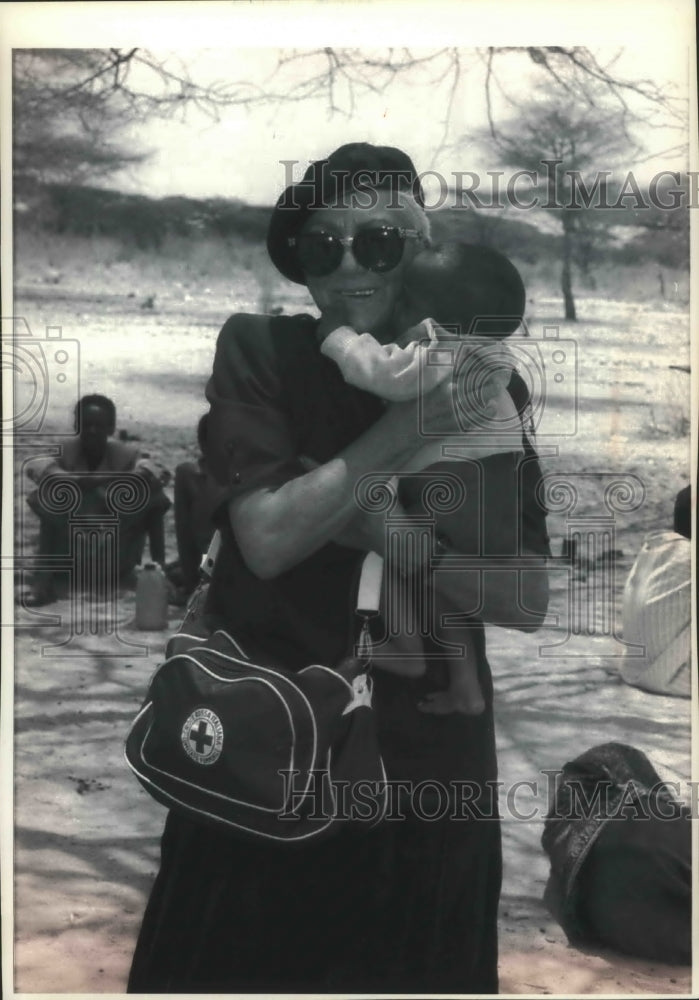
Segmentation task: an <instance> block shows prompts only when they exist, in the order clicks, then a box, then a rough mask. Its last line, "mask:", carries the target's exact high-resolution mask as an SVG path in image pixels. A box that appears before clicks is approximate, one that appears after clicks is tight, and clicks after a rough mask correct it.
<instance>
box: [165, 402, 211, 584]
mask: <svg viewBox="0 0 699 1000" xmlns="http://www.w3.org/2000/svg"><path fill="white" fill-rule="evenodd" d="M208 420H209V414H208V413H205V414H204V415H203V417H201V419H200V420H199V423H198V424H197V442H198V444H199V451H200V455H199V458H198V459H197V461H196V462H182V463H181V464H180V465H178V466H177V468H176V469H175V534H176V536H177V556H178V561H179V573H174V572H173V573H171V575H170V579H171V580H173V582H176V583H177V584H179V587H180V592H181V596H182V597H183V598H184V599H185V600H186V598H188V597H189V595H190V594H191V593H192V591H193V590H194V588H195V587H196V585H197V581H198V579H199V567H200V564H201V559H202V556H203V555H204V553H205V552H206V550H207V549H208V547H209V543H210V542H211V538H212V536H213V533H214V530H215V525H214V523H213V521H212V519H211V514H212V511H213V510H214V509H215V507H216V506H217V503H218V499H217V498H218V495H219V493H220V490H219V489H218V488H217V487H216V485H215V484H214V483H213V481H212V480H211V478H210V477H209V475H208V471H207V466H206V435H207V424H208ZM183 603H184V602H183Z"/></svg>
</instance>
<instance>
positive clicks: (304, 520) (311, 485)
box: [229, 382, 460, 579]
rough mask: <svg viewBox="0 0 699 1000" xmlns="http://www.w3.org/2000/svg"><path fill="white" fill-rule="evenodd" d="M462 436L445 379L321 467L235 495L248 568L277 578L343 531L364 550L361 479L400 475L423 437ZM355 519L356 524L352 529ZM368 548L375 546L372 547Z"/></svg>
mask: <svg viewBox="0 0 699 1000" xmlns="http://www.w3.org/2000/svg"><path fill="white" fill-rule="evenodd" d="M459 431H460V427H459V422H458V418H457V415H456V414H455V412H454V403H453V398H452V391H451V385H450V384H449V383H448V382H443V383H442V384H441V385H438V386H437V387H436V388H435V389H434V390H433V391H432V392H430V393H429V394H428V395H427V396H425V397H423V398H422V400H421V401H420V402H419V403H418V401H415V400H411V401H410V402H404V403H392V404H390V405H389V406H388V408H387V410H386V413H385V414H384V415H383V416H382V417H381V418H380V419H379V420H378V421H377V422H376V423H375V424H374V425H373V426H372V427H370V428H369V429H368V430H367V431H366V432H365V433H364V434H362V435H361V437H359V438H358V439H357V440H356V441H353V442H352V444H350V445H349V446H348V447H347V448H345V449H344V450H343V451H341V452H340V453H339V454H338V455H337V456H336V457H335V458H333V459H331V460H330V461H329V462H326V463H325V464H324V465H321V466H319V467H318V468H317V469H314V470H312V471H311V472H308V473H306V474H305V475H302V476H298V477H296V478H295V479H291V480H289V481H288V482H286V483H284V484H283V485H282V486H280V487H279V488H277V489H270V488H262V489H258V490H253V491H251V492H250V493H247V494H242V495H241V496H239V497H236V498H235V499H233V500H232V501H231V502H230V504H229V515H230V519H231V524H232V527H233V531H234V533H235V536H236V539H237V542H238V545H239V547H240V551H241V553H242V556H243V558H244V559H245V562H246V563H247V564H248V567H249V568H250V569H251V570H252V572H253V573H255V575H256V576H259V577H260V578H261V579H272V578H273V577H275V576H278V575H279V574H280V573H284V572H286V570H288V569H291V568H292V567H293V566H295V565H296V564H297V563H299V562H301V561H302V560H303V559H306V558H308V556H310V555H312V554H313V553H314V552H316V551H317V550H318V549H319V548H321V547H322V546H323V545H325V544H327V543H328V542H330V541H335V540H338V539H339V536H340V535H341V533H342V532H343V531H344V530H345V529H349V530H350V531H351V532H353V533H354V536H355V538H357V540H358V542H359V547H364V546H363V543H362V541H361V539H362V537H363V535H362V529H361V520H362V517H361V514H362V512H361V511H359V510H358V507H357V502H356V499H355V486H356V484H357V483H358V482H359V480H360V479H361V477H362V476H364V475H366V474H367V473H371V472H377V473H379V474H380V473H381V472H383V471H384V470H385V472H386V475H387V477H388V476H390V475H392V474H394V473H396V472H399V471H400V470H401V469H402V468H403V467H404V466H405V465H406V464H407V463H408V461H409V459H410V458H411V457H412V455H413V454H414V453H415V451H416V450H417V448H418V447H419V446H420V445H421V444H422V443H423V441H424V437H423V434H424V432H427V433H428V434H429V435H430V436H432V435H442V434H443V435H447V434H455V433H459ZM357 515H359V522H358V523H357V524H355V525H352V522H353V521H354V520H355V518H356V517H357ZM371 533H373V530H372V532H371ZM366 547H367V549H369V548H372V547H373V546H372V545H371V543H370V542H368V543H367V546H366Z"/></svg>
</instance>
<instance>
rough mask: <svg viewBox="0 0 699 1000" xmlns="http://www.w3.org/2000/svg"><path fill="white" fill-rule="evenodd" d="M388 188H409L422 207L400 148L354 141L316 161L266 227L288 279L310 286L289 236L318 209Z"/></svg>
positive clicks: (269, 244) (418, 187)
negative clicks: (357, 193)
mask: <svg viewBox="0 0 699 1000" xmlns="http://www.w3.org/2000/svg"><path fill="white" fill-rule="evenodd" d="M368 188H379V189H386V188H388V189H389V190H391V191H408V192H409V193H411V194H412V196H413V197H414V198H415V200H416V202H417V203H418V205H420V207H421V208H422V207H424V203H425V202H424V195H423V192H422V187H421V185H420V178H419V177H418V174H417V171H416V170H415V166H414V164H413V161H412V160H411V159H410V157H409V156H408V155H407V153H404V152H403V151H402V150H400V149H397V148H396V147H395V146H373V145H372V144H371V143H368V142H351V143H348V144H347V145H345V146H340V148H339V149H336V150H335V152H334V153H331V154H330V155H329V156H328V158H327V159H326V160H316V161H315V162H314V163H311V164H310V166H309V167H308V169H307V170H306V173H305V174H304V175H303V178H302V179H301V180H300V181H299V183H298V184H291V185H290V186H289V187H288V188H286V190H285V191H284V192H283V193H282V195H281V196H280V198H279V200H278V201H277V204H276V205H275V206H274V210H273V212H272V217H271V219H270V221H269V228H268V230H267V250H268V252H269V256H270V259H271V261H272V263H273V264H274V266H275V267H276V268H277V270H278V271H280V272H281V273H282V274H283V275H284V277H285V278H288V279H289V280H290V281H295V282H296V283H297V284H299V285H305V284H306V278H305V276H304V273H303V271H302V270H301V268H300V266H299V264H298V261H297V260H296V255H295V253H294V249H293V247H290V246H289V242H288V241H289V237H291V236H296V234H297V233H298V232H299V230H300V229H301V227H302V226H303V224H304V223H305V222H306V219H307V218H308V216H309V214H310V213H311V212H312V211H313V210H314V209H320V208H324V207H326V206H328V205H332V204H334V203H335V202H336V201H337V200H338V199H339V198H342V197H343V196H344V195H346V194H348V193H349V192H351V191H360V190H366V189H368Z"/></svg>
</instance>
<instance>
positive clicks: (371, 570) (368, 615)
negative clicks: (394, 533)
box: [356, 552, 384, 670]
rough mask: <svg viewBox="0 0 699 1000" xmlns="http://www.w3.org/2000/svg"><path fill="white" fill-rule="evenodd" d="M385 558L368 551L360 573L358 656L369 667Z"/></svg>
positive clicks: (358, 592)
mask: <svg viewBox="0 0 699 1000" xmlns="http://www.w3.org/2000/svg"><path fill="white" fill-rule="evenodd" d="M383 568H384V560H383V557H382V556H380V555H379V554H378V552H367V554H366V555H365V556H364V562H363V563H362V569H361V572H360V574H359V587H358V588H357V608H356V614H357V617H358V618H359V620H360V622H361V626H360V629H359V639H358V641H357V647H356V653H357V658H358V659H359V660H360V661H361V662H362V664H363V665H364V666H365V667H366V669H367V670H368V669H369V666H370V664H371V658H372V651H373V642H372V638H371V629H370V627H369V622H370V620H371V619H372V618H374V617H376V615H378V613H379V606H380V601H381V584H382V582H383Z"/></svg>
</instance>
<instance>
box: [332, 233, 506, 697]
mask: <svg viewBox="0 0 699 1000" xmlns="http://www.w3.org/2000/svg"><path fill="white" fill-rule="evenodd" d="M524 305H525V293H524V286H523V284H522V280H521V278H520V275H519V273H518V271H517V269H516V268H515V267H514V265H512V264H511V263H510V261H509V260H508V259H507V258H506V257H504V256H503V255H502V254H499V253H497V252H496V251H494V250H491V249H489V248H487V247H475V246H470V245H469V244H465V243H450V244H443V245H441V246H437V247H433V248H430V249H428V250H425V251H423V252H421V253H419V254H418V255H417V256H416V257H415V258H414V259H413V261H412V262H411V263H410V265H409V266H408V268H407V269H406V273H405V283H404V290H403V297H402V301H401V303H400V305H399V307H398V310H397V315H396V326H397V327H398V328H403V329H404V330H405V332H404V333H403V334H402V335H401V336H400V337H399V338H398V340H397V342H395V343H392V344H385V345H382V344H380V343H379V342H378V341H377V340H376V339H375V338H374V337H372V336H371V334H368V333H357V332H356V331H354V330H352V329H351V328H350V327H348V326H337V325H336V324H333V322H332V320H331V319H329V318H326V317H324V318H323V320H321V332H323V325H325V327H326V328H327V327H328V326H330V327H331V332H329V333H328V335H327V336H326V337H325V338H324V340H323V342H322V345H321V351H322V352H323V353H324V354H325V355H326V356H327V357H329V358H331V359H332V360H334V361H335V362H336V363H337V365H338V366H339V368H340V371H341V372H342V375H343V377H344V378H345V380H346V381H347V382H349V383H350V384H352V385H355V386H357V387H358V388H360V389H363V390H365V391H368V392H372V393H374V394H375V395H378V396H381V397H382V398H383V399H386V400H390V401H396V400H406V399H414V398H416V397H417V396H419V395H424V394H426V393H428V392H430V391H431V390H432V389H434V388H435V386H436V385H438V384H439V383H440V382H441V381H443V380H444V379H447V378H450V379H452V380H453V382H452V384H453V386H454V391H455V397H456V398H455V405H456V406H457V407H458V406H459V401H458V396H459V393H463V396H462V398H463V399H464V400H465V402H466V403H467V406H466V407H465V408H464V410H463V412H462V413H461V415H460V416H461V417H462V418H463V419H462V420H461V423H462V426H463V431H462V433H459V434H457V435H453V436H451V437H449V438H447V439H443V440H436V441H432V442H428V443H426V444H425V445H424V446H423V447H422V448H420V449H419V451H418V452H417V453H416V455H415V456H414V457H413V458H412V460H411V461H410V462H409V463H408V465H407V466H406V469H405V475H403V474H402V475H401V477H400V479H399V480H398V483H397V491H398V503H399V505H400V507H402V508H403V510H404V511H405V513H406V514H407V515H419V514H424V513H425V507H424V504H423V500H422V498H423V496H424V491H425V489H426V488H429V486H430V484H431V483H434V482H435V481H436V480H437V478H438V475H439V473H441V472H446V473H448V474H449V475H451V476H454V475H455V476H456V477H457V478H458V479H459V480H460V482H461V484H462V486H463V487H464V492H465V499H464V501H463V503H461V504H460V505H458V506H457V508H456V509H454V510H452V511H449V512H448V513H441V514H440V513H436V514H434V513H433V512H430V513H431V516H432V517H433V518H434V523H435V531H436V534H437V538H438V539H439V540H440V541H442V542H444V543H446V544H448V546H449V547H450V548H451V549H454V550H456V551H457V552H459V553H461V554H464V555H482V556H487V555H490V556H497V555H516V554H517V537H518V531H517V527H518V509H517V502H516V496H517V489H516V483H517V468H518V462H519V459H520V455H521V451H522V426H521V422H520V419H519V414H518V412H517V409H516V407H515V405H514V402H513V400H512V397H511V396H510V393H509V392H508V389H507V387H508V384H509V383H510V380H511V378H512V374H513V370H514V362H513V358H512V355H511V354H510V352H509V351H507V349H506V348H505V347H504V346H503V345H502V344H501V343H500V341H501V339H502V338H504V337H506V336H508V335H509V334H510V333H512V332H514V330H516V328H517V327H518V326H519V324H520V322H521V319H522V313H523V310H524ZM425 317H436V321H437V322H435V320H434V319H425ZM333 326H334V329H333ZM470 336H473V337H474V339H473V340H472V341H470V342H469V340H468V339H464V338H469V337H470ZM467 360H468V362H469V363H468V365H466V361H467ZM464 372H465V373H467V374H468V377H467V378H466V379H465V381H464V384H460V382H459V376H460V373H464ZM411 473H412V475H411ZM486 480H487V483H488V487H489V488H488V493H487V495H488V496H491V497H492V496H497V497H499V498H500V501H501V502H500V504H499V506H498V508H497V509H492V508H489V509H488V512H487V516H485V514H486V512H485V511H484V510H483V509H482V504H481V496H482V495H483V494H484V485H485V484H486ZM398 509H399V508H398ZM395 512H396V508H394V511H393V514H392V518H393V517H394V516H395ZM408 524H409V522H408ZM409 531H410V529H409V527H408V532H409ZM394 559H395V557H394ZM415 568H416V567H415V566H412V567H411V566H396V565H395V564H392V565H390V566H389V567H388V569H389V573H388V574H386V573H385V572H384V591H383V595H382V611H383V616H384V620H385V619H386V606H387V604H388V602H389V600H390V602H391V604H392V606H393V607H395V606H398V607H400V608H402V609H406V608H407V607H409V606H410V597H409V596H407V598H406V594H405V593H402V594H401V593H400V591H401V588H408V587H410V585H411V577H410V570H411V569H415ZM384 569H386V567H385V568H384ZM388 587H391V588H393V592H392V594H390V595H389V594H388V593H387V589H388ZM460 610H461V609H459V608H455V607H454V606H453V605H452V604H451V603H450V602H449V601H448V599H447V598H446V597H445V596H444V595H443V594H442V593H441V591H437V589H436V588H433V621H432V622H431V631H432V635H433V637H435V638H437V639H438V640H439V639H440V636H439V632H440V629H441V623H442V621H443V618H444V616H445V615H447V614H451V615H454V614H457V615H458V614H459V612H460ZM442 641H443V642H445V643H448V644H449V645H450V646H451V647H452V651H453V650H454V648H459V647H460V649H461V650H462V651H463V653H460V654H458V655H453V654H452V655H450V656H448V661H449V686H448V688H447V689H446V690H443V691H436V692H433V693H432V694H430V695H428V696H427V697H426V698H425V700H424V701H423V702H421V704H420V706H419V707H420V708H421V709H422V710H423V711H426V712H432V713H435V714H446V713H450V712H455V711H456V712H462V713H465V714H468V715H478V714H480V713H481V712H482V711H483V710H484V708H485V702H484V699H483V693H482V691H481V688H480V684H479V681H478V676H477V670H476V662H475V656H474V652H473V643H472V639H471V633H470V631H469V628H468V625H464V626H456V627H455V626H454V625H451V626H450V627H449V628H448V632H447V634H445V635H444V638H443V640H442ZM452 644H455V645H452ZM372 662H373V663H374V664H375V665H376V666H378V667H381V668H383V669H385V670H390V671H392V672H394V673H398V674H401V675H403V676H412V677H414V676H419V675H420V674H423V673H424V672H425V669H426V668H425V661H424V656H423V654H422V645H421V640H420V636H419V635H410V634H408V630H405V631H400V632H398V634H393V632H392V634H391V637H390V641H383V642H381V643H380V645H378V646H376V647H375V648H374V653H373V655H372Z"/></svg>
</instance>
